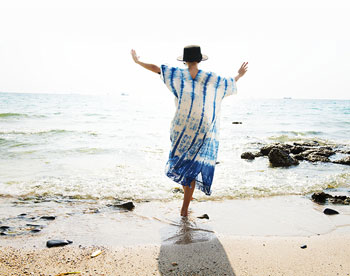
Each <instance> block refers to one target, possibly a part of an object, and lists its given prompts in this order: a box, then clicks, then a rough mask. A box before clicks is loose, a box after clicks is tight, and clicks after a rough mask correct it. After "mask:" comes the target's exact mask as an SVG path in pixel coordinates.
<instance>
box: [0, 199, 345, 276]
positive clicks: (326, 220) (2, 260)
mask: <svg viewBox="0 0 350 276" xmlns="http://www.w3.org/2000/svg"><path fill="white" fill-rule="evenodd" d="M2 204H3V206H4V204H5V203H4V202H3V203H2ZM55 204H56V205H57V206H55ZM35 206H36V207H35V208H37V210H35V208H34V207H31V208H30V210H31V212H33V213H32V214H34V213H35V214H37V215H39V214H40V215H43V214H51V215H55V216H56V219H55V220H53V221H51V222H49V223H47V224H46V226H45V227H44V228H43V229H42V231H40V232H39V233H35V234H22V235H17V236H1V239H0V246H1V253H0V275H59V274H60V273H67V272H81V274H80V275H266V276H267V275H271V276H272V275H293V276H294V275H317V276H320V275H325V276H326V275H327V276H329V275H350V247H349V246H348V245H349V244H350V207H349V206H345V205H332V206H323V205H318V204H316V203H314V202H312V201H311V200H310V199H309V198H307V197H306V196H297V195H296V196H278V197H269V198H257V199H241V200H230V201H218V202H215V201H214V202H213V201H203V202H197V201H194V202H193V204H192V208H191V214H190V217H189V219H188V220H183V219H181V218H180V217H179V216H178V207H179V206H180V201H171V202H157V201H155V202H144V203H136V208H135V209H134V210H133V211H122V210H118V209H116V208H112V209H105V207H104V206H103V205H102V204H101V205H100V206H99V207H96V206H94V207H91V206H89V205H87V204H81V203H79V204H77V203H75V204H67V205H66V206H62V203H60V205H59V206H60V208H57V207H58V204H57V203H54V202H43V203H37V204H36V205H35ZM325 207H329V208H333V209H336V210H337V211H338V212H339V213H340V214H338V215H333V216H327V215H325V214H324V213H323V210H324V208H325ZM4 210H5V209H4V208H2V209H1V216H2V217H4V213H3V212H4ZM96 210H98V211H96ZM7 211H10V212H12V214H8V215H10V216H11V215H12V216H13V217H14V216H15V215H18V214H20V213H23V212H25V211H26V212H28V205H26V206H17V207H14V208H11V209H9V208H7ZM68 211H69V212H68ZM204 213H205V214H208V216H209V219H199V218H197V217H198V216H201V215H203V214H204ZM33 220H35V219H33ZM49 239H68V240H72V241H73V243H72V244H70V245H67V246H65V247H59V248H46V241H47V240H49ZM305 245H306V248H302V247H303V246H305ZM98 249H100V250H102V254H100V255H99V256H97V257H95V258H91V257H90V256H91V254H92V253H93V252H94V251H96V250H98ZM78 275H79V274H78Z"/></svg>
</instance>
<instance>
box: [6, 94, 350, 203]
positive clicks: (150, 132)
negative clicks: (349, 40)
mask: <svg viewBox="0 0 350 276" xmlns="http://www.w3.org/2000/svg"><path fill="white" fill-rule="evenodd" d="M173 101H174V99H173V96H172V95H171V94H170V93H169V91H167V90H166V89H165V90H164V91H156V92H152V91H146V92H144V93H142V92H141V91H137V93H116V94H110V95H99V96H98V95H79V94H55V95H53V94H20V93H0V156H1V158H0V196H1V197H15V198H21V199H22V200H27V199H37V198H40V199H66V198H68V199H76V200H114V199H120V200H134V201H136V202H137V201H149V200H160V201H168V200H172V199H179V198H181V197H182V195H181V194H180V193H176V192H174V188H175V187H180V186H179V185H178V184H177V183H174V182H172V181H171V180H170V179H168V178H167V177H166V176H165V173H164V168H165V163H166V161H167V157H168V153H169V149H170V139H169V129H170V122H171V120H172V118H173V115H174V112H175V107H174V102H173ZM233 122H241V124H233ZM304 141H306V142H308V141H317V142H319V143H320V144H322V145H325V144H331V145H338V146H339V147H340V148H344V149H349V147H350V100H312V99H308V100H303V99H241V98H239V97H235V96H230V97H228V98H227V99H225V100H224V102H223V106H222V111H221V124H220V146H219V154H218V160H217V161H218V162H219V163H218V165H217V166H216V171H215V176H214V182H213V186H212V195H211V196H206V195H204V193H202V192H200V191H196V192H195V198H197V199H200V200H226V199H236V198H237V199H238V198H247V197H269V196H275V195H292V194H293V195H299V194H300V195H306V194H308V193H311V192H313V191H319V190H322V189H324V188H327V187H334V188H336V187H350V167H349V166H345V165H338V164H333V163H310V162H306V161H303V162H301V163H300V164H299V165H298V166H295V167H290V168H274V167H271V166H270V165H269V161H268V159H267V158H265V157H260V158H256V159H255V160H253V161H247V160H243V159H241V158H240V155H241V154H242V153H243V152H245V151H258V150H259V148H260V147H261V146H263V145H265V144H269V143H274V142H287V143H293V142H304ZM341 157H343V156H342V154H340V153H337V154H336V155H334V156H332V157H331V159H339V158H341Z"/></svg>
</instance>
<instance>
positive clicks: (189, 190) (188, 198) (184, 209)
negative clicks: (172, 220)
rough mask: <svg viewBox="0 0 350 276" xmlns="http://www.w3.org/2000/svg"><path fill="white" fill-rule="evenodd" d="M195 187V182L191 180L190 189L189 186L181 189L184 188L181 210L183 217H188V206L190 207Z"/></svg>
mask: <svg viewBox="0 0 350 276" xmlns="http://www.w3.org/2000/svg"><path fill="white" fill-rule="evenodd" d="M195 186H196V181H195V180H193V181H192V182H191V187H189V186H184V187H183V188H184V200H183V203H182V208H181V216H183V217H187V215H188V206H189V205H190V202H191V199H192V195H193V192H194V187H195Z"/></svg>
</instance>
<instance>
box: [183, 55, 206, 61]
mask: <svg viewBox="0 0 350 276" xmlns="http://www.w3.org/2000/svg"><path fill="white" fill-rule="evenodd" d="M183 58H184V56H183V55H182V56H179V57H178V58H177V60H178V61H184V60H183ZM207 59H208V56H206V55H202V61H205V60H207Z"/></svg>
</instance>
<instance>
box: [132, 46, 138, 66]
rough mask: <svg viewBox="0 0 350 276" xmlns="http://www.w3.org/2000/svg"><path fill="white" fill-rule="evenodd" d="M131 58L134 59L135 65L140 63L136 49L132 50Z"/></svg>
mask: <svg viewBox="0 0 350 276" xmlns="http://www.w3.org/2000/svg"><path fill="white" fill-rule="evenodd" d="M131 56H132V59H133V60H134V61H135V63H139V58H140V57H138V56H137V54H136V51H135V50H134V49H132V50H131Z"/></svg>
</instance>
